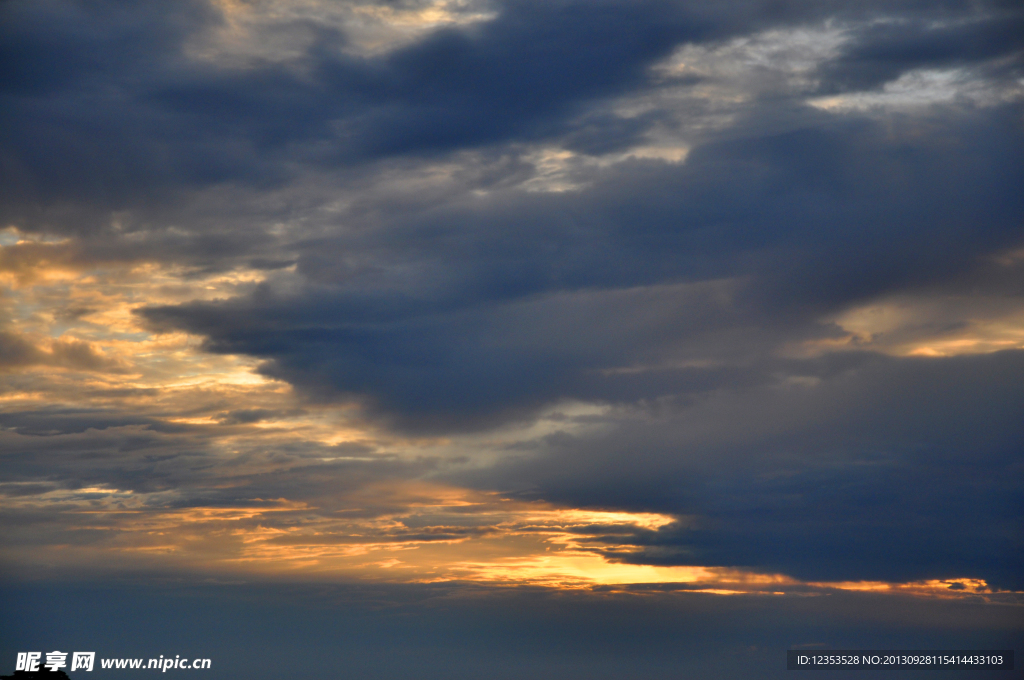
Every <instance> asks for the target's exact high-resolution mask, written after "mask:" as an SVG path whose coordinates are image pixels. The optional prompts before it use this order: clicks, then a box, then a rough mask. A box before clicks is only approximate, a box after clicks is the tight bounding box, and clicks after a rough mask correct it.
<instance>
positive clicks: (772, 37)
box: [0, 0, 1024, 597]
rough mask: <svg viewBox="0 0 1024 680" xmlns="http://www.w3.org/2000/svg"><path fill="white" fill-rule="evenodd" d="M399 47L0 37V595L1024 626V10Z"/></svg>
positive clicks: (914, 12) (610, 5)
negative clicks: (945, 611)
mask: <svg viewBox="0 0 1024 680" xmlns="http://www.w3.org/2000/svg"><path fill="white" fill-rule="evenodd" d="M282 6H284V5H282ZM387 7H388V8H391V9H394V7H396V6H395V5H392V4H389V5H387ZM275 8H276V6H275ZM410 8H411V9H410ZM377 9H379V8H377ZM420 9H423V8H422V7H421V6H419V5H417V6H415V7H413V6H412V5H408V4H402V5H401V7H399V9H394V11H390V12H389V11H386V10H383V9H380V11H376V10H374V8H367V7H365V6H362V5H360V6H351V5H348V4H343V3H342V4H333V5H331V6H330V7H326V6H321V5H319V4H318V3H316V2H309V3H302V6H301V7H299V6H298V5H294V4H288V5H287V6H286V7H285V9H282V10H280V11H279V12H277V11H275V13H274V14H273V16H270V15H269V14H267V13H261V11H262V10H261V9H260V5H258V3H253V4H246V5H245V6H244V7H235V5H234V4H233V3H232V4H229V3H221V4H209V3H205V2H186V3H178V2H167V3H164V2H155V3H153V2H146V3H142V2H138V3H136V2H128V3H105V2H99V3H95V2H90V3H79V2H70V1H68V2H56V1H55V2H40V3H28V2H21V1H20V0H10V1H8V2H6V3H0V13H2V14H3V17H2V19H3V20H2V21H0V50H3V51H4V52H2V53H0V111H2V113H0V196H2V198H0V221H2V224H0V227H3V229H2V230H0V244H2V245H0V248H2V250H0V275H2V277H3V279H2V281H4V282H6V283H9V284H10V291H9V292H5V294H4V297H3V299H2V302H3V305H4V308H3V310H2V311H3V315H4V316H3V322H4V326H3V330H2V331H0V364H2V367H3V369H4V373H3V379H4V387H5V390H7V391H6V393H5V396H4V398H5V402H4V404H5V407H4V413H3V414H2V415H0V450H2V451H3V454H2V456H3V458H2V460H3V465H4V471H5V483H4V485H3V486H2V487H0V491H2V492H3V494H4V498H5V508H6V509H5V512H7V513H8V514H7V517H8V518H10V522H9V523H5V526H9V527H10V528H9V529H5V530H7V531H8V533H7V534H5V536H6V537H7V538H6V539H5V540H7V541H8V542H9V544H10V545H13V546H16V548H17V550H16V551H13V552H14V553H15V558H16V559H14V558H12V559H13V560H14V562H17V564H18V565H21V567H23V568H25V569H29V570H31V569H34V568H35V567H38V565H42V564H48V563H50V562H53V560H54V555H55V554H56V553H57V552H58V551H59V550H62V549H63V548H60V547H59V546H73V549H72V547H68V554H71V553H73V556H74V560H70V559H69V563H70V562H74V566H75V568H77V567H80V566H82V565H91V566H90V568H95V569H96V570H97V571H103V570H104V569H117V568H124V569H128V568H132V569H134V568H138V569H143V570H150V571H151V572H153V573H155V572H157V571H159V570H160V569H172V570H173V569H178V570H183V571H188V570H191V571H192V572H200V571H202V570H203V569H213V570H222V571H223V572H230V573H235V571H241V572H245V571H246V570H249V571H250V572H251V573H261V574H275V573H279V571H280V570H282V569H285V568H287V569H294V570H295V571H294V572H293V573H297V574H298V573H302V574H310V573H317V574H336V573H344V574H349V575H351V574H357V575H360V577H361V575H364V574H366V573H375V574H379V573H381V572H383V571H387V570H390V571H387V573H388V574H395V573H402V572H401V570H402V569H413V567H412V566H406V567H403V566H401V565H402V564H403V563H404V562H405V560H403V557H404V555H400V554H399V553H400V552H403V551H404V552H406V553H414V554H415V555H416V558H415V559H413V558H408V560H407V561H408V562H409V563H415V568H416V569H417V570H418V571H415V574H414V576H409V577H407V578H409V579H411V578H420V579H439V578H465V579H470V580H471V579H477V580H486V579H488V578H490V579H499V580H500V579H505V580H507V581H508V582H531V583H538V582H544V583H557V584H560V586H561V585H564V584H566V583H569V582H572V583H576V584H579V583H583V582H585V583H593V582H596V581H598V580H599V579H598V578H596V577H595V578H594V579H591V580H589V581H588V580H586V578H589V577H583V576H579V574H580V573H581V572H585V571H586V569H584V568H582V567H579V564H574V563H573V561H574V560H578V561H580V563H582V564H584V565H589V566H588V567H587V568H590V567H593V566H594V565H598V566H597V567H595V569H596V568H599V569H600V570H601V571H600V573H601V574H604V575H605V576H606V577H607V578H609V579H612V581H613V582H614V583H618V584H621V582H622V579H624V578H627V576H623V575H622V574H626V575H628V577H629V578H633V577H636V575H637V574H650V573H652V572H651V570H644V569H639V570H638V569H633V567H637V566H640V567H643V566H647V567H652V569H653V567H654V566H658V567H659V568H665V569H669V570H670V573H673V574H689V573H691V572H687V571H686V570H685V569H683V567H691V566H692V567H695V568H701V567H704V566H709V565H713V566H714V567H715V568H716V569H719V571H718V572H714V574H715V578H718V579H719V581H718V583H719V585H721V583H722V580H721V579H723V578H725V577H723V576H722V574H723V573H725V571H723V570H732V571H731V572H730V573H729V575H728V576H729V578H733V579H734V583H733V585H734V586H735V587H740V586H739V585H736V584H737V583H739V581H737V580H736V579H737V578H738V577H736V573H744V574H753V576H751V579H754V578H755V577H757V578H762V577H763V578H765V579H768V580H769V581H770V579H772V578H775V577H779V578H780V579H782V580H781V581H779V582H780V583H781V582H783V581H784V582H785V583H787V584H789V585H793V579H803V580H805V581H809V580H822V581H834V580H836V579H850V580H863V579H877V580H880V581H914V580H918V581H921V582H925V581H927V580H929V579H931V580H935V579H946V580H947V581H949V582H950V583H953V581H952V579H984V580H988V581H989V582H990V584H992V585H994V586H998V587H1004V586H1005V587H1010V586H1012V587H1019V586H1020V581H1019V576H1018V574H1020V573H1024V569H1021V564H1020V558H1019V557H1017V556H1018V555H1020V554H1024V551H1022V550H1020V547H1021V546H1020V545H1019V536H1020V512H1019V508H1020V506H1021V505H1020V501H1021V498H1020V493H1019V490H1018V489H1017V488H1016V487H1017V486H1019V485H1015V484H1014V483H1013V482H1014V481H1015V480H1016V479H1017V478H1018V477H1019V474H1017V473H1018V472H1019V467H1020V451H1021V446H1020V443H1021V440H1022V434H1024V433H1022V431H1021V429H1020V428H1021V426H1020V423H1021V422H1022V421H1024V419H1022V418H1021V417H1020V416H1021V413H1020V407H1019V406H1018V405H1019V404H1020V403H1022V402H1024V399H1022V397H1024V395H1021V393H1020V391H1021V390H1020V387H1019V385H1020V384H1022V383H1021V373H1022V371H1024V365H1022V362H1021V352H1022V351H1024V350H1022V348H1024V335H1022V334H1021V332H1020V328H1021V322H1020V319H1021V318H1024V316H1022V314H1024V302H1022V299H1021V292H1022V288H1021V280H1022V277H1021V268H1022V266H1024V258H1022V257H1021V252H1024V251H1022V250H1021V249H1022V248H1024V231H1022V224H1024V198H1022V197H1021V192H1020V191H1019V187H1020V186H1021V185H1024V148H1022V147H1024V143H1022V142H1024V134H1022V129H1021V126H1020V102H1021V99H1020V89H1019V84H1016V83H1015V81H1014V80H1013V78H1015V77H1016V75H1015V74H1019V69H1020V41H1019V38H1018V37H1017V35H1018V33H1019V31H1017V29H1018V28H1019V23H1020V17H1019V12H1018V11H1016V10H1015V9H1014V8H1011V7H1008V6H1006V5H1005V4H1000V3H995V4H984V3H982V4H978V3H976V2H941V3H936V2H923V3H922V2H920V1H919V0H913V1H908V2H898V3H892V2H886V3H878V4H873V3H867V4H865V3H858V4H857V6H856V7H853V6H850V5H849V3H839V5H837V4H835V3H831V2H815V3H785V2H783V3H778V2H771V3H745V2H744V3H716V4H715V5H714V6H713V7H711V6H707V7H704V6H701V7H696V6H687V5H685V4H679V3H676V2H661V1H659V0H650V1H647V0H644V1H642V2H611V1H604V0H601V1H599V2H588V3H577V2H560V1H559V2H533V1H527V0H513V1H510V2H502V3H496V4H494V5H493V6H491V7H487V8H481V7H476V6H471V5H469V4H466V5H459V8H458V11H459V12H463V11H464V12H465V13H467V16H471V17H472V19H471V20H470V19H467V20H465V21H463V20H462V19H463V18H465V17H463V16H462V15H460V17H459V18H458V20H455V19H452V18H451V17H449V16H448V15H447V14H446V15H444V17H445V18H443V20H439V23H437V24H425V23H423V21H425V20H423V18H422V16H421V14H422V13H420V12H419V10H420ZM433 9H437V8H436V7H435V8H433ZM371 10H374V11H376V13H375V14H374V13H373V12H371ZM405 10H408V12H406V11H405ZM485 10H486V11H485ZM492 10H493V11H492ZM453 11H455V10H453ZM396 12H397V13H398V14H400V15H401V16H400V19H401V21H407V20H408V21H411V20H412V19H410V18H409V17H410V16H413V15H414V17H415V21H417V22H420V23H417V24H416V25H415V26H413V28H410V29H409V30H408V31H406V32H404V33H403V30H404V29H402V28H401V27H400V26H398V24H397V23H395V22H398V19H394V17H395V16H397V15H396ZM246 13H248V14H246ZM361 13H362V15H365V14H367V13H370V14H373V19H372V21H371V22H370V23H373V22H377V24H380V22H382V21H385V19H381V17H385V18H386V17H392V19H394V21H392V25H391V26H390V27H387V29H386V30H385V29H381V28H380V26H379V25H377V27H376V28H374V27H370V28H367V27H366V26H367V25H368V24H365V23H364V24H360V22H359V21H356V20H355V19H353V17H357V15H361ZM257 15H258V16H257ZM246 17H249V18H246ZM338 17H341V18H340V19H339V18H338ZM368 21H369V20H368ZM385 34H386V35H385ZM382 35H384V37H383V38H381V36H382ZM396 36H400V39H399V38H398V37H396ZM232 50H234V51H232ZM4 56H6V57H7V58H4ZM931 71H938V72H941V73H950V72H955V73H956V77H951V78H950V80H949V88H950V91H951V92H952V94H951V95H950V96H949V97H948V98H946V99H944V100H942V102H940V103H936V101H938V100H936V99H935V98H931V99H929V98H928V97H924V98H922V99H920V100H919V101H917V103H916V104H913V105H910V104H906V102H903V103H893V102H892V101H889V100H885V99H884V98H881V99H875V100H871V102H874V103H871V104H870V105H865V106H860V107H859V108H858V107H850V106H846V107H844V106H841V105H840V104H842V101H840V100H842V97H837V98H836V101H839V103H838V104H837V103H836V102H832V104H829V102H828V101H826V99H824V98H823V95H824V94H826V93H828V94H838V95H845V94H849V93H854V92H860V91H867V90H879V89H881V90H882V91H883V92H884V91H885V88H886V87H887V86H888V85H891V84H892V83H895V82H897V81H899V80H900V79H901V78H903V77H905V76H907V75H908V74H910V75H913V74H915V73H916V74H917V75H920V74H921V73H924V72H931ZM901 82H902V81H901ZM904 84H906V83H904ZM911 85H913V83H911ZM911 89H913V88H911ZM925 89H927V88H925ZM975 90H977V91H983V92H984V93H985V96H974V95H975V94H976V92H975ZM911 99H912V98H911ZM922 102H923V103H922ZM833 104H834V105H833ZM133 312H134V313H133ZM197 338H198V340H197ZM198 342H201V343H202V344H201V346H200V345H197V343H198ZM998 349H1006V350H1007V351H998V352H997V351H995V350H998ZM253 368H255V369H256V372H255V373H253V372H252V371H251V369H253ZM55 369H70V370H55ZM129 369H130V370H131V371H132V372H131V373H118V374H116V375H115V373H116V372H117V371H120V370H124V371H127V370H129ZM572 513H583V515H585V517H583V519H580V517H581V516H582V515H573V514H572ZM587 513H590V514H587ZM619 515H627V516H629V517H632V518H633V519H634V520H635V519H636V518H637V517H640V516H643V517H646V518H647V519H650V516H651V515H656V517H657V518H658V522H656V523H653V524H652V523H651V522H649V521H648V522H646V523H645V522H643V521H640V520H637V521H633V520H628V519H627V520H623V519H622V518H621V517H619ZM616 517H618V519H616ZM126 518H127V519H126ZM662 520H664V521H662ZM964 546H968V548H964ZM548 548H552V550H547V549H548ZM381 552H387V553H388V554H387V555H382V554H380V553H381ZM545 553H551V555H549V556H547V557H543V558H542V557H538V555H541V554H545ZM510 554H512V555H513V557H511V558H510V557H508V555H510ZM112 555H113V556H116V557H117V558H118V559H119V560H123V561H118V560H112V559H111V556H112ZM19 560H20V561H19ZM545 560H549V562H545ZM555 563H557V565H556V566H558V565H560V566H558V568H557V569H556V568H555V567H552V566H551V564H555ZM12 564H13V562H12ZM111 564H114V566H113V567H111ZM282 565H287V566H286V567H285V566H282ZM545 565H547V567H545ZM566 565H568V566H566ZM21 567H19V568H21ZM563 567H564V569H563ZM677 567H678V568H679V569H676V570H675V571H671V570H672V569H674V568H677ZM545 568H547V569H548V571H547V572H545V571H544V569H545ZM740 568H742V569H744V570H747V571H743V572H738V571H737V569H740ZM559 569H562V571H560V572H559V573H557V574H555V575H552V574H551V572H553V571H558V570H559ZM573 569H576V571H573ZM616 569H621V571H620V572H618V576H615V577H614V578H613V576H607V575H608V574H609V573H613V574H614V572H615V570H616ZM261 570H263V571H261ZM275 570H278V571H275ZM332 570H334V571H332ZM50 573H54V572H52V571H51V572H50ZM406 573H412V572H411V571H410V572H406ZM655 573H657V574H664V573H666V572H655ZM538 574H539V576H538ZM395 578H398V577H395ZM516 578H518V579H520V580H519V581H516ZM616 578H617V579H618V580H615V579H616ZM530 579H533V580H530ZM545 579H547V580H545ZM572 579H576V580H575V581H573V580H572ZM712 580H714V579H712ZM740 580H741V579H740ZM956 582H959V581H956ZM965 582H966V581H965ZM686 583H688V584H692V583H696V581H686ZM699 583H700V586H701V587H703V586H705V585H708V583H709V582H705V581H700V582H699ZM971 583H972V584H974V583H975V581H971ZM798 585H799V587H801V588H805V587H806V588H818V586H809V585H807V584H806V583H803V584H798ZM933 586H934V588H940V587H941V588H942V589H943V590H948V588H946V587H945V586H935V585H934V584H933ZM681 587H682V586H681ZM685 587H697V586H693V585H686V586H685ZM744 587H746V586H744ZM921 587H922V588H923V587H925V586H921ZM928 587H932V586H928ZM934 588H933V590H934ZM977 588H982V589H983V590H984V588H985V586H984V585H977V584H975V585H971V587H970V588H968V587H967V586H965V587H964V589H963V590H964V591H965V594H961V595H957V597H960V596H964V597H967V596H970V597H973V596H975V595H977V594H978V593H979V592H981V591H978V590H977ZM986 592H987V591H986Z"/></svg>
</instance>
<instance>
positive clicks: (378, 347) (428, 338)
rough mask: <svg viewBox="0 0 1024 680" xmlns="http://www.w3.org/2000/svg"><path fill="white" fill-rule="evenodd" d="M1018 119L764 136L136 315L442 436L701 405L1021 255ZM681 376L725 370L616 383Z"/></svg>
mask: <svg viewBox="0 0 1024 680" xmlns="http://www.w3.org/2000/svg"><path fill="white" fill-rule="evenodd" d="M1010 115H1011V114H1010V112H1009V111H1005V112H1004V111H1001V110H996V111H991V112H979V113H977V114H975V116H971V117H969V118H968V119H967V120H965V121H963V122H960V121H957V122H946V123H940V122H938V121H936V122H935V124H934V127H931V128H926V129H921V128H920V127H918V126H916V125H912V126H908V127H907V128H906V129H904V130H899V128H897V129H896V130H894V129H893V128H891V127H888V128H886V127H884V126H882V125H880V124H877V123H873V122H870V121H867V120H864V119H857V118H850V119H843V118H839V119H838V120H836V119H835V118H834V117H833V116H830V115H823V116H822V117H821V118H820V119H819V126H817V127H816V128H800V129H796V130H793V131H790V132H785V133H782V134H768V135H763V134H758V131H757V129H756V127H754V128H753V129H751V130H748V131H747V134H746V135H745V136H743V137H741V138H739V139H732V140H727V141H721V142H715V143H709V144H707V145H705V146H701V147H698V148H696V149H694V150H693V151H692V152H691V153H690V155H689V157H688V159H687V162H686V163H685V164H683V165H673V164H666V163H662V162H650V161H634V162H632V163H623V164H619V165H617V166H615V167H614V168H612V169H609V170H608V171H607V172H606V173H603V174H600V175H598V176H597V177H596V178H595V181H594V182H593V184H592V185H591V186H590V187H589V188H586V189H583V190H580V191H577V192H568V193H549V194H541V195H538V194H533V193H529V192H525V191H520V190H508V191H504V192H498V195H496V196H494V197H487V198H483V199H480V200H477V201H473V200H466V199H463V200H461V201H459V202H454V201H453V202H452V203H451V204H450V205H448V206H440V207H432V208H428V209H425V210H421V211H410V212H406V211H398V212H396V214H393V215H389V216H387V219H386V221H384V222H383V224H381V223H380V222H379V221H378V226H377V227H376V228H375V229H373V230H371V231H368V232H356V233H355V234H353V235H352V236H349V235H348V234H347V233H342V234H340V235H338V236H334V237H325V238H320V239H317V240H316V241H315V242H313V243H311V244H310V245H309V246H305V247H302V248H301V250H300V255H299V259H298V270H297V273H298V274H299V275H301V276H302V277H303V281H302V283H301V284H300V285H299V286H298V287H297V288H293V291H294V292H281V293H278V292H277V290H275V286H274V285H273V284H271V283H267V284H265V285H263V286H261V287H260V288H259V289H258V290H256V291H255V292H254V293H253V294H252V295H250V296H247V297H238V298H234V299H231V300H224V301H218V302H196V303H191V304H188V305H181V306H162V307H151V308H143V309H141V310H139V311H138V313H139V315H140V316H141V318H143V319H145V321H146V322H147V323H148V324H149V326H150V328H153V329H155V330H172V329H179V330H185V331H187V332H190V333H195V334H199V335H202V336H205V337H206V338H207V343H206V348H207V349H208V350H210V351H214V352H223V353H229V354H238V353H242V354H247V355H251V356H255V357H258V358H261V359H264V360H266V361H267V363H265V364H264V366H263V368H262V369H261V370H262V371H263V372H264V373H265V374H266V375H270V376H273V377H275V378H280V379H284V380H287V381H289V382H291V383H292V384H294V385H296V386H297V387H299V388H300V389H303V390H306V391H307V392H309V393H310V394H315V395H316V396H317V397H318V398H339V399H356V400H361V401H362V402H363V404H364V405H365V406H366V408H367V409H369V411H370V412H371V413H376V414H379V415H381V416H384V417H387V418H391V419H392V420H394V421H395V422H397V423H403V422H404V423H405V424H406V425H407V426H410V427H426V428H433V429H435V430H436V429H445V428H453V427H454V428H459V427H461V426H470V427H473V426H478V425H479V424H484V425H490V424H493V423H494V422H495V419H498V420H500V419H502V418H505V417H513V418H514V417H517V416H521V415H522V414H523V413H529V412H531V411H535V410H536V409H537V408H540V407H542V406H544V405H547V404H551V403H554V402H556V401H558V400H561V399H583V400H587V399H596V400H604V401H607V400H611V401H616V400H618V399H621V398H623V396H622V395H621V394H620V393H621V390H622V389H623V387H622V386H623V385H624V384H626V383H627V382H632V383H633V385H634V387H632V388H630V390H632V391H633V396H632V397H631V398H643V397H647V398H652V397H656V396H658V395H659V394H661V393H662V390H664V389H666V387H665V383H666V381H668V382H671V381H672V380H673V379H675V380H679V383H678V387H679V389H680V391H685V390H686V389H687V388H686V384H687V380H688V376H696V375H703V376H704V377H703V378H700V379H699V380H700V381H703V382H704V383H705V384H706V386H707V388H708V389H713V385H714V384H715V380H717V379H721V378H723V377H724V376H727V375H728V376H730V377H729V378H728V379H729V380H737V379H738V380H739V381H740V382H744V381H746V382H758V381H759V380H762V379H763V378H759V377H757V373H758V371H760V370H761V369H760V368H758V367H757V366H756V365H753V367H751V368H749V373H748V377H746V378H738V377H737V376H738V373H740V372H742V371H743V370H748V369H739V368H738V366H737V364H736V362H737V361H740V360H741V359H742V360H746V361H747V362H748V363H747V364H745V365H746V366H748V367H750V366H751V364H749V362H750V361H755V359H757V358H758V357H761V358H763V357H765V356H766V353H767V354H770V353H771V352H773V351H776V350H778V349H779V348H780V347H781V346H783V345H784V344H786V343H787V342H791V343H792V342H802V341H805V340H810V339H813V338H828V337H830V336H831V337H839V336H841V335H842V333H838V334H837V329H835V328H834V327H829V326H828V325H827V324H823V323H820V322H819V321H818V319H819V318H820V317H821V316H823V315H825V314H827V313H835V312H837V311H839V310H841V309H843V308H844V307H846V306H848V305H851V304H853V303H856V302H860V301H865V300H870V299H872V298H875V297H878V296H881V295H884V294H887V293H892V292H894V291H900V290H913V289H915V288H916V287H922V286H929V285H935V284H936V283H937V282H938V281H941V280H943V279H945V278H948V277H953V276H959V275H960V273H963V272H966V271H969V270H973V269H975V268H977V267H978V261H979V259H980V258H983V257H986V256H988V255H991V254H993V253H996V252H1002V251H1003V250H1005V249H1007V248H1010V247H1013V246H1015V245H1017V244H1018V243H1019V242H1020V238H1021V236H1020V227H1019V225H1020V220H1021V219H1022V215H1024V204H1022V203H1021V201H1020V200H1019V199H1017V198H1014V196H1016V193H1014V192H1013V191H1012V190H1011V188H1010V187H1011V186H1012V185H1015V184H1017V183H1019V181H1020V180H1022V179H1024V168H1022V164H1021V162H1020V158H1021V157H1022V155H1021V154H1020V153H1019V151H1020V150H1021V141H1022V140H1021V138H1020V134H1019V129H1018V128H1017V126H1015V124H1014V123H1013V122H1012V121H1011V120H1010ZM750 125H751V126H755V125H756V124H755V123H753V122H752V123H750ZM951 140H952V141H951ZM360 251H362V252H365V253H367V254H368V255H367V257H368V261H369V262H370V263H372V265H371V266H369V267H365V269H364V270H363V272H365V273H363V272H359V271H358V270H357V271H356V272H355V273H353V272H352V270H351V269H350V268H349V267H348V266H347V265H346V259H347V257H349V256H350V254H352V253H358V252H360ZM687 281H692V282H693V283H685V282H687ZM385 282H386V283H385ZM382 284H383V285H382ZM687 361H688V362H690V363H691V365H692V364H693V363H694V362H701V361H703V362H705V363H707V362H712V363H716V364H717V365H719V366H720V365H721V362H723V361H725V362H728V363H730V364H732V365H733V366H734V368H735V370H732V371H723V370H720V369H716V370H715V371H706V370H705V371H697V370H684V371H678V370H674V369H673V370H660V371H659V370H655V371H650V372H648V373H647V376H648V377H650V380H651V382H650V391H649V392H648V393H647V394H644V393H643V387H639V386H638V382H639V381H640V380H641V379H640V378H637V377H636V375H635V374H634V376H633V377H632V378H627V377H624V376H627V375H629V374H628V371H629V370H632V369H636V368H638V367H641V366H647V367H650V368H656V369H671V367H672V366H673V365H674V364H678V363H679V362H687ZM673 376H674V377H673ZM708 381H710V382H708ZM667 389H668V390H671V388H667ZM332 394H333V395H335V396H334V397H332ZM524 409H525V411H524ZM460 423H462V425H460Z"/></svg>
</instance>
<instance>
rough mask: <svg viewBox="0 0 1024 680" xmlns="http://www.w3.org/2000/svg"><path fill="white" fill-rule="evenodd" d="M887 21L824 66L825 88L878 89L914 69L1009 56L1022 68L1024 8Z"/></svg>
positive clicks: (858, 35)
mask: <svg viewBox="0 0 1024 680" xmlns="http://www.w3.org/2000/svg"><path fill="white" fill-rule="evenodd" d="M935 24H936V22H935V21H934V19H933V20H931V21H926V20H917V21H910V22H905V21H896V22H883V23H879V24H876V25H872V26H869V27H867V28H864V29H862V30H860V31H857V32H856V33H855V34H854V35H853V36H852V37H851V40H850V43H849V45H848V46H846V47H845V49H844V51H843V53H842V54H841V55H840V56H839V57H838V58H837V59H835V60H834V61H831V62H828V63H827V64H825V65H823V66H822V67H821V69H820V72H819V76H820V78H821V84H820V90H821V92H823V93H830V94H832V93H837V92H849V91H859V90H872V89H876V88H880V87H882V86H883V85H885V84H886V83H888V82H891V81H893V80H896V79H897V78H899V77H900V76H901V75H903V74H904V73H906V72H908V71H911V70H914V69H927V68H932V69H942V68H958V67H965V66H967V67H969V66H978V65H980V64H981V63H984V62H989V61H994V60H997V59H1000V58H1009V59H1011V60H1012V62H1011V63H1013V64H1014V65H1015V69H1014V70H1016V72H1017V73H1018V74H1019V73H1020V68H1021V58H1022V57H1024V37H1021V36H1024V13H1022V12H1021V11H1020V9H1019V8H1016V9H1015V10H1013V11H1008V12H1007V11H1004V12H1001V13H998V14H996V15H995V16H982V17H979V18H975V19H973V20H970V19H968V20H966V21H964V20H961V21H953V22H948V23H947V22H942V23H939V25H937V26H936V25H935Z"/></svg>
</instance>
